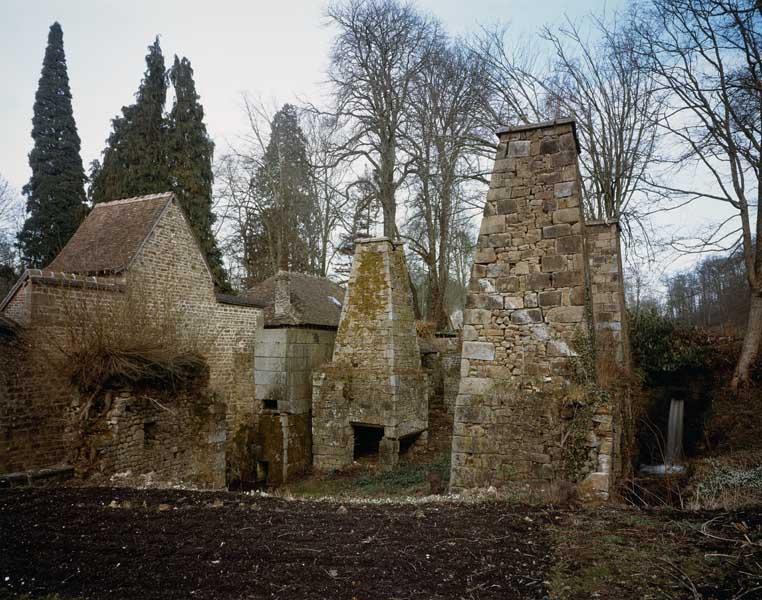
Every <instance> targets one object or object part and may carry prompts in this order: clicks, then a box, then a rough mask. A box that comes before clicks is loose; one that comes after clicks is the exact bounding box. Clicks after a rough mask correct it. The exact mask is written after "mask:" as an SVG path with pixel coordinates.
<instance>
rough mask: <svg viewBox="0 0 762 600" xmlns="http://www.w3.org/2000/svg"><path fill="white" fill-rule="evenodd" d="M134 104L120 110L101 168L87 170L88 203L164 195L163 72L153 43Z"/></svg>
mask: <svg viewBox="0 0 762 600" xmlns="http://www.w3.org/2000/svg"><path fill="white" fill-rule="evenodd" d="M135 98H136V101H135V104H131V105H130V106H125V107H123V108H122V116H121V117H116V118H114V120H113V121H112V125H113V131H112V132H111V135H110V136H109V138H108V141H107V146H106V149H105V150H104V151H103V164H102V165H100V168H98V169H95V170H93V175H94V177H93V182H92V190H91V193H90V194H91V197H92V199H93V202H107V201H109V200H118V199H120V198H128V197H131V196H141V195H144V194H155V193H159V192H166V191H169V190H170V187H171V186H170V179H169V166H168V164H167V149H166V141H167V140H166V137H167V135H166V133H167V132H166V123H165V120H164V105H165V103H166V101H167V72H166V69H165V68H164V56H163V55H162V53H161V46H160V45H159V38H158V37H157V38H156V40H155V41H154V43H153V44H152V45H150V46H149V47H148V54H147V55H146V72H145V76H144V77H143V81H142V82H141V84H140V88H139V89H138V92H137V94H136V95H135Z"/></svg>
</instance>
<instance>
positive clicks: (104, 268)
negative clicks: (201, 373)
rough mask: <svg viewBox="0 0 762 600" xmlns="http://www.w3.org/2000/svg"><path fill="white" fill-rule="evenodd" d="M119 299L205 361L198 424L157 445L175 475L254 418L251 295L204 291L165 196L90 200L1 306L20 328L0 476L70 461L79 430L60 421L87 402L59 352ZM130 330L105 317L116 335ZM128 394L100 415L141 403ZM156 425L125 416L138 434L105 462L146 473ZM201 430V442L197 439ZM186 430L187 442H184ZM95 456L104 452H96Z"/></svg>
mask: <svg viewBox="0 0 762 600" xmlns="http://www.w3.org/2000/svg"><path fill="white" fill-rule="evenodd" d="M130 302H132V303H135V308H136V309H137V310H139V311H141V312H147V313H148V314H150V315H156V318H157V319H159V318H166V317H167V315H168V314H170V313H171V315H172V326H173V327H174V328H176V329H177V335H178V336H179V337H181V338H182V339H184V340H186V341H192V342H193V345H194V347H195V348H196V349H197V350H198V351H200V352H201V353H202V354H203V356H204V359H205V362H206V364H207V365H208V382H207V383H205V384H204V387H205V388H206V389H208V394H204V396H205V397H206V398H207V400H208V401H207V402H206V404H204V406H203V411H207V412H208V417H204V419H205V420H206V421H205V422H204V423H202V424H201V425H200V426H199V427H195V428H190V431H188V430H187V428H186V429H185V431H186V434H185V435H181V434H180V433H178V431H179V430H176V431H175V433H176V436H175V437H174V442H173V444H172V446H171V447H169V448H168V450H170V451H171V452H172V453H173V455H174V456H179V457H185V459H183V460H186V459H187V460H188V461H191V464H190V465H189V464H183V465H179V466H178V468H177V469H175V470H174V472H175V473H180V471H182V472H189V471H190V470H192V467H193V464H194V461H195V460H196V459H194V458H193V457H194V456H196V457H197V456H198V452H197V451H196V448H197V447H198V446H199V444H200V445H201V446H204V445H205V444H211V445H212V446H214V445H218V444H220V443H224V442H225V439H227V440H228V441H227V444H228V450H229V445H230V443H231V440H233V439H234V437H235V435H234V434H235V432H236V431H238V430H239V429H241V428H244V427H251V426H252V425H253V424H254V423H255V422H256V418H257V415H258V413H259V406H258V404H257V403H256V402H255V401H254V395H255V394H254V382H253V378H252V372H253V356H254V341H255V338H256V332H257V330H258V329H259V328H261V326H262V320H263V312H262V310H261V309H260V308H258V307H256V306H255V305H254V304H253V303H252V302H251V301H247V300H242V299H239V298H232V297H228V296H223V295H220V294H216V293H215V289H214V284H213V279H212V276H211V272H210V270H209V268H208V265H207V264H206V261H205V259H204V255H203V253H202V251H201V249H200V247H199V245H198V243H197V240H196V238H195V236H194V234H193V231H192V229H191V227H190V225H189V223H188V221H187V219H186V216H185V214H184V212H183V211H182V209H181V208H180V207H179V205H178V204H177V201H176V200H175V198H174V196H173V195H172V194H155V195H150V196H143V197H139V198H130V199H125V200H117V201H114V202H107V203H102V204H97V205H95V207H94V208H93V210H92V211H91V212H90V214H89V215H88V217H87V218H86V219H85V221H84V222H83V223H82V225H81V226H80V228H79V229H78V230H77V232H76V233H75V234H74V236H73V237H72V238H71V240H70V241H69V243H68V244H67V245H66V246H65V247H64V249H63V250H62V251H61V253H60V254H59V255H58V256H57V257H56V258H55V260H54V261H53V262H52V263H51V264H50V265H49V266H48V267H47V268H46V269H45V270H44V271H35V270H32V271H27V272H26V273H24V275H23V276H22V277H21V279H20V280H19V281H18V282H17V283H16V285H15V286H14V287H13V288H12V289H11V291H10V292H9V294H8V295H7V296H6V298H5V300H3V302H2V303H0V315H2V316H3V317H4V318H5V319H11V320H13V321H14V322H15V323H16V324H18V326H20V331H21V333H20V334H18V336H17V339H16V341H15V342H14V343H15V344H16V345H17V346H18V345H19V344H20V345H21V348H22V350H23V351H19V352H17V353H15V355H14V356H15V358H13V359H12V360H13V361H15V363H14V364H15V366H14V367H13V369H14V371H13V373H11V375H10V379H11V381H10V382H8V383H6V384H5V385H4V390H3V392H2V393H3V394H4V397H3V396H0V398H2V406H1V407H0V472H2V471H13V470H17V471H18V470H29V469H37V468H42V467H47V466H49V465H54V464H59V463H65V462H67V461H69V460H71V459H72V456H71V452H72V448H73V447H75V446H76V444H75V443H74V441H73V440H72V437H76V435H77V433H78V431H77V429H76V428H74V427H73V426H72V422H71V419H70V418H69V417H70V414H71V412H72V410H73V407H74V408H76V407H81V406H83V405H84V403H85V402H86V401H87V399H86V398H84V397H83V394H81V393H80V392H79V391H78V390H77V389H75V388H74V387H73V386H72V385H71V380H70V379H68V378H67V375H66V373H65V371H66V369H65V368H64V366H63V365H62V356H61V353H60V351H59V349H60V347H61V344H63V343H65V342H66V340H67V336H69V335H70V334H71V333H72V332H75V331H78V330H81V329H82V327H84V326H85V324H92V322H93V319H94V315H96V314H101V315H103V314H106V315H108V314H111V313H113V314H117V313H119V312H120V310H122V309H123V308H124V307H125V306H126V305H129V303H130ZM126 303H127V304H126ZM119 307H122V308H119ZM109 311H111V312H109ZM127 320H129V319H127ZM131 325H132V326H133V327H134V324H131V323H129V322H127V323H114V327H115V328H122V329H123V330H125V331H128V330H130V327H131ZM0 344H2V342H0ZM6 348H7V343H6ZM7 353H8V352H7V350H6V351H5V354H6V358H5V359H3V360H5V361H7V360H8V358H7ZM2 355H3V350H2V349H0V356H2ZM3 366H5V365H3ZM133 391H134V390H123V392H124V394H123V395H122V396H119V395H118V394H117V395H116V396H114V399H115V401H114V403H113V405H111V406H110V408H109V410H116V411H117V412H119V411H120V410H122V409H121V408H119V407H120V406H121V407H122V408H123V407H124V406H126V405H131V406H133V407H137V406H139V405H142V401H141V402H137V401H135V402H133V401H132V400H130V399H129V398H130V394H131V393H132V392H133ZM120 398H121V399H120ZM176 399H177V398H176ZM214 399H217V400H219V401H220V402H221V405H222V406H223V408H224V412H225V414H226V427H223V428H222V430H221V431H219V430H218V428H216V427H215V426H214V422H215V421H216V420H217V419H218V416H219V410H216V409H215V405H216V400H214ZM116 400H118V402H117V401H116ZM149 404H150V403H149ZM159 404H162V403H161V402H159ZM151 406H153V407H154V408H155V405H153V404H151ZM203 411H202V412H203ZM106 412H108V411H106ZM148 412H151V413H153V409H151V411H148ZM119 414H121V413H119ZM198 414H199V413H198V411H197V414H196V416H198ZM204 414H206V413H204ZM112 417H113V418H116V413H115V414H110V416H109V418H110V419H111V418H112ZM118 420H119V419H117V421H118ZM112 421H113V419H112ZM122 422H123V424H124V426H125V427H127V424H126V421H124V420H122ZM164 422H165V420H163V419H159V418H157V417H156V415H154V416H150V414H148V413H146V415H145V419H144V423H143V425H144V426H145V427H144V428H141V427H138V426H137V425H135V424H134V423H131V422H130V425H129V427H128V429H130V428H132V429H133V430H134V433H135V435H130V436H128V437H129V439H133V438H135V437H136V436H137V437H138V438H141V439H140V444H139V443H137V442H136V444H135V448H139V450H136V451H135V453H134V454H133V455H132V457H131V458H130V456H126V457H125V456H122V457H121V458H120V459H119V460H120V461H121V462H119V461H116V462H114V464H117V463H118V464H119V465H120V466H118V467H114V468H120V469H121V468H125V465H128V464H129V463H130V461H132V462H133V463H134V464H135V465H141V464H142V465H144V468H148V466H147V465H148V463H144V462H141V461H142V460H143V456H142V452H143V449H145V450H146V451H148V450H149V446H150V445H151V443H155V442H156V441H157V440H165V441H166V442H167V443H169V442H170V438H171V436H167V435H164V433H163V432H162V431H161V427H162V423H164ZM122 431H124V429H122ZM204 432H205V433H204ZM112 433H113V432H112ZM202 433H204V435H206V438H204V440H203V441H201V442H199V438H198V435H201V434H202ZM119 435H121V434H119ZM119 435H117V434H114V436H112V438H110V439H111V440H112V441H111V442H110V443H114V444H116V445H117V446H119V445H120V443H121V442H119V440H123V439H128V438H122V437H119ZM192 435H193V436H196V437H194V438H193V439H190V437H189V436H192ZM141 436H142V437H141ZM146 438H150V439H146ZM114 440H116V441H114ZM133 441H134V439H133ZM141 444H143V445H141ZM154 447H155V446H154ZM186 449H187V450H188V451H187V452H185V450H186ZM103 452H104V453H105V454H108V451H107V450H106V449H104V450H103ZM215 452H216V451H213V452H212V454H214V453H215ZM212 462H213V465H212V467H211V468H212V470H215V469H216V471H215V472H214V473H213V474H212V475H210V477H209V478H208V481H207V483H208V484H210V485H214V486H219V485H221V483H223V482H224V477H225V474H224V461H222V462H220V461H219V460H218V459H217V460H213V461H212ZM104 464H105V463H104ZM205 464H206V463H205ZM197 466H198V465H197ZM141 468H143V467H141ZM204 468H206V467H204ZM228 468H229V469H230V468H231V465H230V464H228ZM178 469H179V470H178ZM170 470H171V469H170ZM167 475H169V472H168V473H167Z"/></svg>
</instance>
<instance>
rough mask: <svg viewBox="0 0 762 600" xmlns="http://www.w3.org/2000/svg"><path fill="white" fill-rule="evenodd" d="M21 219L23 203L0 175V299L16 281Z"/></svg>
mask: <svg viewBox="0 0 762 600" xmlns="http://www.w3.org/2000/svg"><path fill="white" fill-rule="evenodd" d="M22 221H23V204H22V202H21V199H20V198H19V195H18V194H17V193H16V191H15V190H14V189H13V187H12V186H11V184H10V183H9V182H8V180H7V179H5V178H4V177H2V176H0V299H2V298H3V297H4V296H5V294H6V293H7V292H8V290H9V289H10V288H11V287H12V286H13V284H14V283H15V282H16V277H17V276H18V268H19V266H20V265H19V256H18V251H17V249H16V245H15V238H16V233H17V232H18V231H19V229H20V227H21V223H22Z"/></svg>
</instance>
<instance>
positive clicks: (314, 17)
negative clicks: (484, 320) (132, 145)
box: [0, 0, 621, 189]
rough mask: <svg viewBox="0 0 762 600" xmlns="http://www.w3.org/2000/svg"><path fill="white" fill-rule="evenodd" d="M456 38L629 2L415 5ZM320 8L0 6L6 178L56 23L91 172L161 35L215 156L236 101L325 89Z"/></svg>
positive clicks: (297, 3) (502, 0) (312, 0)
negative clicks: (186, 69)
mask: <svg viewBox="0 0 762 600" xmlns="http://www.w3.org/2000/svg"><path fill="white" fill-rule="evenodd" d="M417 4H418V5H419V6H420V7H421V8H422V9H424V10H426V11H429V12H431V13H433V14H435V15H437V16H438V17H439V18H440V19H441V20H442V21H443V23H444V24H445V26H446V27H447V28H448V30H449V31H451V32H453V33H456V34H461V33H467V32H468V31H471V30H473V29H475V28H476V27H478V25H479V24H483V23H491V22H495V21H502V22H510V24H511V27H512V29H513V30H514V31H516V33H517V34H520V33H523V34H531V33H532V32H534V31H536V30H537V29H538V28H539V27H541V26H542V25H543V24H546V23H552V22H557V21H559V20H560V19H562V18H563V16H564V14H568V15H569V16H570V17H572V18H578V17H582V16H584V15H586V14H587V13H589V12H599V11H601V10H604V9H606V10H609V11H610V10H612V9H613V8H616V7H617V6H618V5H620V4H621V0H607V1H604V0H578V1H574V0H542V1H537V0H466V1H463V0H419V1H418V2H417ZM325 6H326V2H325V1H323V0H281V1H279V2H276V1H268V2H264V1H262V0H248V1H240V0H235V1H227V0H218V1H216V2H211V1H209V0H204V1H203V2H198V1H196V0H184V1H183V0H172V1H161V2H159V1H157V0H153V1H151V0H133V1H130V2H124V1H123V0H121V1H112V0H108V1H95V0H57V1H56V0H35V1H30V0H0V57H2V58H0V81H2V82H3V85H2V88H0V174H1V175H3V176H4V177H5V178H6V179H8V180H9V181H10V182H11V184H12V185H13V186H14V187H15V188H16V189H20V188H21V187H22V186H23V185H24V183H25V182H26V181H27V179H28V177H29V167H28V164H27V154H28V152H29V150H30V149H31V144H32V141H31V138H30V131H31V119H32V104H33V102H34V93H35V90H36V88H37V81H38V79H39V75H40V67H41V64H42V57H43V53H44V50H45V44H46V41H47V33H48V28H49V26H50V24H51V23H52V22H53V21H55V20H58V21H59V22H60V23H61V25H62V27H63V31H64V46H65V50H66V58H67V62H68V68H69V78H70V82H71V88H72V94H73V97H74V116H75V118H76V120H77V126H78V129H79V134H80V137H81V138H82V159H83V161H84V163H85V165H86V167H87V165H88V164H89V163H90V161H91V160H93V159H95V158H98V157H99V156H100V152H101V151H102V149H103V146H104V142H105V139H106V137H107V135H108V133H109V131H110V127H111V119H112V118H113V117H114V116H115V115H116V114H118V113H119V111H120V109H121V107H122V106H123V105H125V104H129V103H131V102H132V101H133V94H134V93H135V91H136V90H137V87H138V84H139V82H140V78H141V76H142V73H143V70H144V67H145V63H144V55H145V54H146V46H147V45H148V44H149V43H150V42H151V41H152V40H153V38H154V36H155V35H156V34H160V35H161V45H162V48H163V50H164V54H165V57H166V58H167V62H171V57H172V55H173V54H175V53H177V54H179V55H181V56H182V55H185V56H187V57H188V58H190V60H191V62H192V64H193V68H194V70H195V75H196V84H197V87H198V91H199V94H200V95H201V101H202V103H203V105H204V108H205V110H206V115H207V126H208V127H209V130H210V133H211V134H212V136H213V137H214V138H215V141H216V142H217V145H218V148H220V149H224V147H225V146H226V143H225V140H226V139H230V138H232V137H234V136H235V134H236V131H237V130H239V128H240V126H241V111H240V95H241V92H244V91H248V92H251V93H252V94H255V95H260V96H262V97H263V98H265V99H269V100H272V101H277V102H285V101H289V100H294V99H295V98H297V97H300V98H305V99H315V98H317V96H318V95H319V93H320V82H321V81H322V80H323V77H324V72H325V68H326V63H327V55H328V47H329V43H330V39H331V34H332V31H331V29H330V28H329V27H327V26H326V24H325V19H324V18H323V12H324V9H325Z"/></svg>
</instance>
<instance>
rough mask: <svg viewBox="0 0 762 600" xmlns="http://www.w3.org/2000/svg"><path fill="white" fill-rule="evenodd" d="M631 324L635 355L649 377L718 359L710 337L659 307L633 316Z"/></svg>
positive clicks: (706, 363)
mask: <svg viewBox="0 0 762 600" xmlns="http://www.w3.org/2000/svg"><path fill="white" fill-rule="evenodd" d="M630 324H631V327H630V344H631V348H632V357H633V360H634V362H635V364H636V366H637V367H638V368H639V369H640V370H641V371H642V372H643V374H644V375H645V377H646V379H647V380H650V379H654V378H657V377H659V376H660V375H663V374H666V373H674V372H675V371H679V370H682V369H697V368H704V367H706V366H707V365H708V363H709V362H710V361H711V360H712V359H713V358H716V354H715V353H714V352H713V345H712V341H711V339H710V338H709V336H707V335H706V334H705V333H703V332H701V331H700V330H698V329H696V328H695V327H689V326H684V325H680V324H678V323H676V322H675V321H672V320H671V319H668V318H667V317H664V316H662V315H660V314H659V313H658V312H656V311H655V310H645V311H641V312H640V313H638V314H637V315H635V316H633V315H630Z"/></svg>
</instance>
